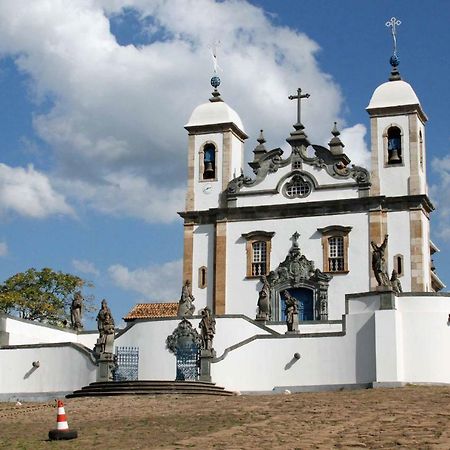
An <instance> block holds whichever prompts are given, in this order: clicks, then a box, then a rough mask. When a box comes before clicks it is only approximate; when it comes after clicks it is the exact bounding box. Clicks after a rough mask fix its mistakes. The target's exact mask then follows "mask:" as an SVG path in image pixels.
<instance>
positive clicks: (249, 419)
mask: <svg viewBox="0 0 450 450" xmlns="http://www.w3.org/2000/svg"><path fill="white" fill-rule="evenodd" d="M65 408H66V414H67V416H68V421H69V426H70V428H71V429H75V430H77V431H78V439H75V440H72V441H48V440H47V437H48V431H49V430H50V429H52V428H55V427H56V409H55V404H54V402H49V403H24V404H22V405H21V406H16V405H15V404H13V403H0V448H1V449H8V450H10V449H33V450H34V449H53V448H54V449H56V448H57V449H83V450H85V449H93V448H96V449H124V450H134V449H185V448H194V449H202V450H205V449H290V450H294V449H333V448H339V449H348V448H370V449H378V448H383V449H385V448H395V449H401V448H408V449H446V450H448V449H450V387H423V386H408V387H405V388H398V389H367V390H357V391H342V392H316V393H303V394H290V395H285V394H280V395H264V396H262V395H258V396H256V395H255V396H253V395H252V396H248V395H242V396H235V397H213V396H181V395H179V396H168V395H167V396H139V397H105V398H85V399H72V400H67V401H66V402H65Z"/></svg>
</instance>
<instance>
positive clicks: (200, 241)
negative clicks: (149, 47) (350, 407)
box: [0, 58, 450, 400]
mask: <svg viewBox="0 0 450 450" xmlns="http://www.w3.org/2000/svg"><path fill="white" fill-rule="evenodd" d="M391 65H392V72H391V74H390V77H389V81H387V82H385V83H383V84H381V85H380V86H378V87H377V88H376V89H375V91H374V92H373V95H372V97H371V98H370V101H369V104H368V106H367V108H366V109H367V112H368V115H369V119H370V141H371V169H370V170H368V169H366V168H363V167H358V166H355V165H353V164H352V163H351V161H350V159H349V158H348V156H347V155H346V154H345V151H344V149H345V143H343V142H342V141H341V139H340V134H339V130H338V128H337V126H336V124H335V125H334V127H330V128H332V130H331V133H330V140H329V143H328V145H327V146H322V145H316V144H314V143H311V142H310V141H309V139H308V136H307V133H306V130H305V128H304V126H303V124H302V123H301V102H302V101H305V100H306V99H307V98H308V96H309V94H307V93H302V91H301V90H300V89H298V90H297V94H296V95H292V96H291V99H292V100H295V101H297V121H296V123H295V124H294V127H293V130H292V132H291V133H289V135H288V136H287V142H288V144H289V151H283V150H281V149H280V148H274V149H268V148H266V142H265V139H264V135H263V132H261V134H260V136H259V138H258V139H257V145H256V146H255V148H254V150H253V155H254V156H253V160H252V161H250V162H249V166H250V169H251V175H246V174H245V172H244V142H245V140H246V139H247V135H246V133H245V129H244V126H243V123H242V121H241V119H240V118H239V115H238V114H237V113H236V111H234V110H233V109H232V108H231V107H230V106H228V105H227V104H226V103H225V102H224V101H223V100H222V98H221V96H220V93H219V92H218V90H217V88H218V86H219V80H218V79H217V78H216V77H213V79H212V85H213V87H214V92H213V95H212V98H211V99H210V101H208V102H206V103H204V104H201V105H200V106H198V107H196V108H195V109H194V111H193V112H192V114H191V117H190V118H189V121H188V123H187V124H186V126H185V128H186V130H187V132H188V149H187V156H188V186H187V195H186V207H185V210H184V211H183V212H181V213H180V215H181V217H182V218H183V219H184V264H183V279H184V282H185V284H184V287H183V290H182V296H181V299H180V303H179V304H178V305H177V304H174V303H166V304H139V305H136V307H135V308H134V309H133V310H132V311H131V312H130V314H128V316H127V317H125V321H126V323H127V325H126V327H125V328H123V329H122V330H119V331H118V332H116V334H115V341H114V351H115V352H116V355H120V354H121V352H125V353H126V351H128V350H130V349H132V351H133V355H134V358H135V361H136V364H135V366H133V373H135V374H136V376H137V378H138V379H139V380H174V379H175V378H177V379H185V378H184V374H185V373H186V374H187V373H190V374H193V379H198V378H200V379H202V376H204V379H205V380H212V381H213V382H215V383H217V384H218V385H221V386H224V387H225V388H227V389H230V390H234V391H241V392H283V391H285V390H286V389H288V390H289V391H307V390H315V389H342V388H355V387H377V386H401V385H403V384H405V383H430V384H436V383H439V384H442V383H445V384H450V359H449V358H446V357H445V355H448V354H449V350H450V299H449V297H450V295H449V294H448V293H443V292H439V291H440V290H441V289H442V288H443V287H444V285H443V283H442V282H441V280H440V279H439V277H438V275H437V274H436V271H435V268H434V264H433V262H432V255H433V253H435V252H436V251H438V249H437V247H436V246H435V245H434V244H433V243H432V242H431V240H430V214H431V213H432V212H433V209H434V208H433V205H432V203H431V201H430V199H429V197H428V188H427V179H426V121H427V117H426V115H425V113H424V111H423V110H422V107H421V104H420V101H419V99H418V97H417V95H416V94H415V92H414V90H413V88H412V87H411V85H410V84H408V83H407V82H405V81H403V80H402V79H401V77H400V75H399V73H398V68H397V65H398V61H397V60H396V59H395V58H394V59H393V58H391ZM308 101H314V97H313V96H312V97H311V99H310V100H308ZM287 134H288V133H287ZM182 303H184V304H183V305H182ZM181 306H183V307H181ZM194 307H195V308H194ZM205 308H209V310H206V309H205ZM182 311H184V312H182ZM209 311H211V312H212V314H213V315H214V317H210V315H209ZM183 315H185V316H187V317H181V316H183ZM206 317H208V320H209V322H208V323H209V326H208V334H207V345H204V346H203V347H201V348H200V347H195V346H194V347H195V348H194V347H193V346H192V345H190V346H187V345H185V344H186V342H187V341H188V340H189V339H188V338H189V337H193V339H192V342H191V343H195V342H198V341H199V340H200V339H199V336H198V333H197V332H196V331H195V330H198V329H200V330H201V332H202V333H203V331H204V330H205V318H206ZM202 338H205V336H204V333H203V335H202ZM203 340H204V339H203ZM95 342H96V333H86V332H80V331H68V330H60V329H54V327H49V326H45V325H43V324H34V323H29V322H27V321H23V320H20V319H17V318H12V317H8V316H5V315H0V366H1V367H3V368H5V370H2V371H0V399H3V400H16V399H18V398H20V399H26V398H29V399H31V398H33V399H38V398H54V397H55V396H56V395H62V394H64V393H70V392H71V391H73V390H75V389H79V388H81V387H82V386H84V385H87V384H89V383H90V382H92V381H95V380H96V379H97V380H98V379H99V361H98V360H96V358H95V357H94V353H93V351H92V350H91V349H92V348H93V346H94V343H95ZM174 342H180V343H184V344H183V345H181V344H180V346H181V347H183V346H184V347H183V348H181V347H180V352H179V353H177V348H175V347H176V346H175V344H174ZM187 348H190V349H191V353H190V354H188V353H189V352H187V351H186V349H187ZM192 348H194V350H192ZM169 350H170V351H169ZM181 350H183V352H182V351H181ZM110 356H111V357H112V356H113V355H112V354H111V355H110ZM183 358H184V359H183ZM199 359H200V360H201V362H202V363H203V365H202V364H199V365H197V362H198V360H199ZM62 360H64V361H65V364H64V367H62V366H61V361H62ZM111 360H112V359H111ZM137 361H138V363H137ZM119 366H120V364H119ZM186 366H189V367H187V369H189V370H188V371H186V372H183V370H184V369H186ZM119 368H120V367H119ZM180 373H181V375H183V377H181V378H180V377H179V375H180ZM23 374H27V376H23Z"/></svg>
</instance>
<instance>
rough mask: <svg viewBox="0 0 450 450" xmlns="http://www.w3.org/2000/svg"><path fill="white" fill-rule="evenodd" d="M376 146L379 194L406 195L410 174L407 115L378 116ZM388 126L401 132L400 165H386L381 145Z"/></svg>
mask: <svg viewBox="0 0 450 450" xmlns="http://www.w3.org/2000/svg"><path fill="white" fill-rule="evenodd" d="M377 123H378V134H377V146H378V167H379V170H380V194H381V195H387V196H390V197H394V196H399V195H408V179H409V175H410V155H409V123H408V116H407V115H404V116H389V117H379V118H378V119H377ZM390 126H397V127H399V128H400V130H401V132H402V162H403V164H402V165H401V166H400V165H399V166H386V167H385V156H384V147H383V145H384V144H383V134H384V132H385V130H387V128H389V127H390Z"/></svg>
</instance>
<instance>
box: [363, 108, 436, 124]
mask: <svg viewBox="0 0 450 450" xmlns="http://www.w3.org/2000/svg"><path fill="white" fill-rule="evenodd" d="M366 111H367V112H368V113H369V115H370V117H386V116H401V115H404V114H414V113H417V115H418V116H419V118H420V120H421V121H422V122H423V123H425V122H426V121H427V120H428V117H427V116H426V114H425V113H424V112H423V109H422V107H421V106H420V105H419V104H416V105H402V106H387V107H385V108H370V109H369V108H366Z"/></svg>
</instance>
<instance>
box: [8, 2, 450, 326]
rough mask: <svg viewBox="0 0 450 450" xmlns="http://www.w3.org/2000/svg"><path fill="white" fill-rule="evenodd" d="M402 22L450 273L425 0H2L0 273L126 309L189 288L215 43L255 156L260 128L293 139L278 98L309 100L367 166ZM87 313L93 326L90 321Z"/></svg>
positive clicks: (437, 66)
mask: <svg viewBox="0 0 450 450" xmlns="http://www.w3.org/2000/svg"><path fill="white" fill-rule="evenodd" d="M392 16H395V17H398V18H399V19H400V20H401V21H402V24H401V25H400V26H399V27H398V54H399V57H400V61H401V63H400V73H401V75H402V77H403V79H405V80H406V81H408V82H409V83H411V85H412V86H413V88H414V89H415V91H416V93H417V95H418V97H419V99H420V100H421V103H422V106H423V108H424V110H425V112H426V114H427V115H428V118H429V122H428V123H427V134H426V145H427V166H428V182H429V185H430V193H431V196H432V200H433V202H434V203H435V205H436V206H437V207H438V208H439V209H438V212H436V213H434V214H433V217H432V226H433V235H432V238H433V240H434V241H435V243H436V244H437V245H438V246H439V247H440V248H441V250H442V253H441V254H440V255H439V256H438V257H437V258H436V260H435V262H436V266H437V268H438V273H439V275H440V277H441V279H443V281H444V282H446V281H447V280H449V279H450V269H449V267H450V264H449V257H448V255H449V250H450V245H449V242H450V232H449V230H448V226H447V224H448V215H449V212H450V200H449V198H448V196H447V195H446V193H447V191H448V188H449V187H450V157H449V156H448V155H449V153H448V150H449V147H450V133H449V127H448V108H449V106H450V94H449V92H450V90H449V88H448V74H449V73H450V62H449V56H448V42H450V31H449V30H450V27H449V26H448V24H449V23H450V3H448V2H447V1H431V2H427V3H426V7H424V2H422V1H419V0H409V1H399V0H396V1H377V2H364V1H356V0H341V1H339V2H332V1H329V0H327V1H326V0H322V1H318V0H316V1H312V0H302V1H300V0H284V1H276V0H266V1H256V0H255V1H251V2H244V1H237V0H235V1H222V2H214V1H212V0H195V1H189V0H173V1H171V2H165V1H162V0H161V1H158V0H154V1H150V0H115V1H114V2H113V1H110V0H91V1H88V0H75V1H74V0H71V1H69V0H67V1H62V0H61V1H59V0H35V1H33V2H32V3H29V2H27V1H25V0H10V1H8V0H5V1H3V2H1V4H0V57H1V59H0V136H1V138H2V151H1V157H0V278H1V279H6V278H7V277H9V276H11V275H13V274H14V273H16V272H19V271H23V270H26V269H27V268H29V267H37V268H41V267H52V268H53V269H55V270H62V271H66V272H71V273H76V274H78V275H80V276H82V277H84V278H86V279H89V280H91V281H93V283H94V284H95V288H94V289H92V291H91V292H90V293H92V294H94V295H95V297H96V299H97V300H96V301H97V302H98V303H99V302H100V300H101V299H102V298H104V297H105V298H107V299H108V300H109V303H110V306H111V308H112V310H113V313H114V315H115V317H116V320H117V321H119V319H120V318H121V317H123V316H124V315H125V314H126V312H127V311H128V310H129V309H130V308H131V307H132V306H133V305H134V304H135V303H136V302H139V301H165V300H176V299H177V298H178V296H179V291H180V288H181V258H182V248H183V247H182V233H183V229H182V228H183V227H182V222H181V220H180V219H179V218H178V216H177V215H176V211H180V210H182V209H183V203H184V193H185V186H186V178H185V177H186V162H187V161H186V157H187V155H186V148H187V146H186V143H187V136H186V132H185V130H184V128H183V125H184V124H185V123H186V122H187V120H188V118H189V114H190V112H191V111H192V110H193V109H194V107H195V106H196V105H198V104H199V103H203V102H205V101H206V100H207V99H208V98H209V93H210V89H211V88H210V86H209V78H210V76H211V74H212V63H211V57H210V54H209V46H210V45H211V44H212V43H213V42H215V41H217V40H220V41H221V44H220V47H219V65H220V67H221V69H222V71H221V72H220V73H219V75H220V77H221V79H222V85H221V87H220V90H221V93H222V97H223V98H224V99H225V100H226V101H227V102H228V103H229V104H230V105H231V106H232V107H233V108H235V109H236V110H237V111H238V113H239V114H240V115H241V118H242V120H243V122H244V125H245V127H246V131H247V133H248V134H249V136H250V137H249V140H248V141H247V144H246V152H247V153H248V154H249V153H251V150H252V149H253V147H254V145H255V140H256V138H257V134H258V130H259V129H260V128H264V130H265V135H266V138H267V140H268V143H267V145H268V146H271V147H278V146H283V145H285V143H284V139H285V138H286V137H287V136H288V134H289V132H290V131H291V125H292V123H293V122H294V119H295V105H293V104H290V102H289V101H288V100H287V99H286V97H287V95H288V94H290V93H294V92H295V90H296V89H297V87H302V88H303V89H304V90H306V91H308V92H309V93H310V94H311V98H310V99H309V100H308V104H307V105H305V108H304V112H303V115H302V118H303V121H304V123H305V125H306V127H307V133H308V135H309V136H310V138H311V139H312V140H314V141H315V142H317V143H323V142H326V141H327V140H328V139H329V136H330V130H331V128H332V124H333V121H334V120H337V121H338V123H339V127H340V128H341V130H343V133H342V139H343V141H344V143H345V144H346V150H347V152H348V154H349V156H350V157H351V158H352V160H353V162H356V163H361V164H362V163H367V156H368V151H367V146H368V144H369V143H368V134H367V128H368V125H369V122H368V115H367V113H366V111H365V107H366V106H367V104H368V102H369V99H370V96H371V94H372V92H373V90H374V89H375V88H376V87H377V86H378V85H379V84H381V83H382V82H384V81H386V80H387V78H388V75H389V64H388V60H389V57H390V55H391V52H392V41H391V37H390V33H389V30H388V29H387V27H386V26H385V22H386V21H387V20H389V19H390V17H392ZM91 324H92V322H91Z"/></svg>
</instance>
